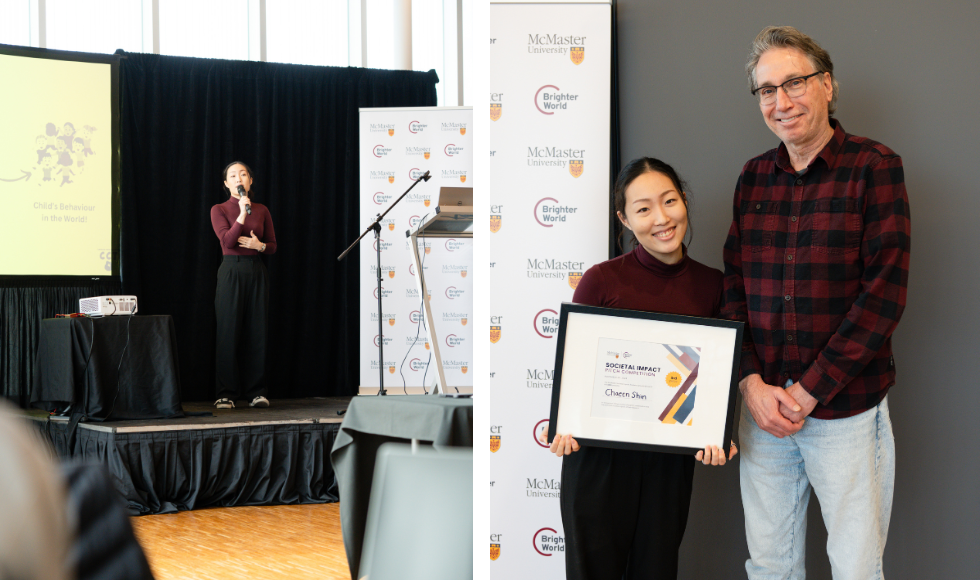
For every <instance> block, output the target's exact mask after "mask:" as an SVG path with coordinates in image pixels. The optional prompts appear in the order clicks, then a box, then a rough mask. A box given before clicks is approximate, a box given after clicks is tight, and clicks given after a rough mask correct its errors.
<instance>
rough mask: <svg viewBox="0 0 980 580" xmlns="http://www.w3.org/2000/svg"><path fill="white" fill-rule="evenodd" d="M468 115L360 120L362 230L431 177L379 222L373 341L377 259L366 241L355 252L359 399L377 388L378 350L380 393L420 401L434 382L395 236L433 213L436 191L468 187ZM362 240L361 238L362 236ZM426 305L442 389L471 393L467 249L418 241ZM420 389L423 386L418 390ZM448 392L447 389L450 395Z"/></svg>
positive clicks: (399, 113)
mask: <svg viewBox="0 0 980 580" xmlns="http://www.w3.org/2000/svg"><path fill="white" fill-rule="evenodd" d="M472 128H473V108H472V107H424V108H382V109H361V110H360V154H361V155H360V157H361V164H360V165H361V206H360V207H361V210H360V222H361V224H362V227H365V228H366V227H367V226H368V225H369V224H370V223H371V221H372V220H374V218H375V217H376V216H377V215H378V214H380V213H384V211H385V210H386V209H388V207H389V206H390V205H391V204H392V203H393V202H394V201H395V200H396V199H398V197H399V196H400V195H401V194H402V193H403V192H404V191H405V190H406V189H408V188H409V187H410V186H411V185H412V182H413V181H414V180H415V179H417V178H418V177H419V176H420V175H422V174H424V173H425V172H426V171H429V173H430V174H431V175H432V178H431V179H430V180H429V181H427V182H426V181H423V182H421V183H419V184H418V185H416V186H415V188H414V189H412V191H411V193H409V194H408V195H407V196H406V197H405V199H403V200H401V202H399V203H398V205H397V206H395V208H394V209H393V210H392V211H391V213H389V214H388V215H387V216H385V219H384V221H383V222H382V224H381V225H382V229H381V272H382V278H383V282H382V285H381V291H382V308H383V312H382V323H383V327H384V332H383V333H382V334H383V335H382V336H378V294H377V286H378V282H377V274H376V271H377V254H376V253H375V244H376V242H375V240H374V235H373V234H368V235H367V236H365V237H364V240H362V242H361V246H360V268H361V286H360V288H361V290H360V292H361V300H360V305H361V306H360V316H361V324H360V328H361V332H360V337H359V340H360V350H361V361H360V369H361V372H360V386H361V392H362V393H375V392H377V388H378V364H379V361H378V342H379V341H380V340H383V341H384V359H385V360H384V361H382V363H381V364H382V366H383V369H384V377H385V379H384V384H385V389H386V390H388V393H389V394H402V393H403V392H405V391H404V390H403V387H407V392H408V393H409V394H413V393H421V392H422V391H421V387H422V386H423V384H424V385H426V386H428V385H430V384H431V383H432V378H433V376H434V375H436V374H437V372H436V365H435V363H434V362H432V365H431V367H430V366H428V365H429V363H430V361H432V358H431V353H432V348H431V345H429V343H428V341H427V339H426V336H427V334H426V329H425V327H424V326H423V323H422V318H423V316H422V299H421V297H420V296H419V293H418V290H417V289H416V281H415V278H414V277H415V276H416V272H415V266H414V263H413V260H412V250H411V241H410V240H409V238H407V237H406V235H405V232H407V231H408V230H409V229H413V230H414V229H415V228H416V227H418V225H419V224H420V223H421V222H423V221H424V220H425V219H426V218H428V217H431V216H432V215H434V213H435V209H436V205H437V204H438V203H439V188H441V187H473V181H474V180H473V131H472ZM362 231H363V230H362ZM423 246H424V251H425V253H424V261H423V268H424V269H425V282H426V284H427V285H428V288H429V293H430V297H429V305H430V307H431V308H432V313H433V317H434V319H435V326H436V329H435V330H436V333H437V336H438V338H439V340H440V341H441V343H442V344H441V345H440V351H441V354H442V359H443V360H442V362H443V367H444V369H445V372H446V382H447V383H448V385H449V386H450V387H466V388H467V389H466V390H469V391H470V392H472V386H473V369H472V361H473V323H472V320H471V318H472V315H471V312H472V310H473V275H472V265H473V243H472V240H471V239H462V238H450V239H446V238H440V239H437V238H431V239H427V240H423V239H421V238H420V239H419V248H420V249H422V248H423ZM423 380H424V383H423ZM450 390H452V389H450Z"/></svg>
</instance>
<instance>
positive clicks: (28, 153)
mask: <svg viewBox="0 0 980 580" xmlns="http://www.w3.org/2000/svg"><path fill="white" fill-rule="evenodd" d="M111 66H112V65H111V64H109V63H97V62H77V61H69V60H56V59H54V58H32V57H27V56H15V55H11V54H3V51H2V50H0V71H3V80H4V90H3V91H0V110H2V111H3V115H0V204H2V207H3V211H0V230H2V231H3V232H4V234H5V235H4V237H5V238H6V239H7V241H8V251H5V252H3V255H2V257H0V275H23V276H49V275H50V276H108V275H110V274H111V273H112V255H111V250H112V237H111V236H112V101H111V99H112V91H111V78H112V76H111V73H112V70H111Z"/></svg>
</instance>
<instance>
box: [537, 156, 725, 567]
mask: <svg viewBox="0 0 980 580" xmlns="http://www.w3.org/2000/svg"><path fill="white" fill-rule="evenodd" d="M614 204H615V210H616V216H617V217H618V218H619V220H620V222H621V223H622V225H623V227H625V228H626V229H628V230H630V231H631V232H632V233H633V235H634V236H635V237H636V240H637V242H638V243H637V246H636V248H635V249H634V250H633V251H632V252H629V253H628V254H624V255H622V256H619V257H618V258H614V259H612V260H609V261H607V262H603V263H601V264H597V265H596V266H593V267H592V268H590V269H589V270H588V271H587V272H586V273H585V275H584V276H583V277H582V280H581V281H580V282H579V284H578V288H576V290H575V296H574V298H573V301H574V302H576V303H578V304H586V305H590V306H603V307H608V308H621V309H627V310H640V311H645V312H661V313H667V314H682V315H687V316H699V317H707V318H714V317H717V316H718V312H719V310H720V308H721V296H722V273H721V272H720V271H718V270H716V269H714V268H709V267H708V266H705V265H703V264H701V263H699V262H696V261H694V260H692V259H691V258H690V257H689V256H688V255H687V251H686V248H685V247H684V245H683V240H684V236H685V234H686V233H687V232H688V230H689V229H690V222H689V219H688V200H687V194H686V193H685V191H684V183H683V182H682V181H681V179H680V177H679V176H678V175H677V173H676V172H675V171H674V169H673V168H672V167H671V166H669V165H667V164H666V163H664V162H662V161H659V160H657V159H652V158H649V157H644V158H640V159H635V160H633V161H631V162H630V163H629V164H627V165H626V167H624V168H623V170H622V171H621V172H620V173H619V177H618V178H617V180H616V185H615V189H614ZM573 435H574V434H567V433H566V434H556V436H555V438H554V441H553V442H552V445H551V451H552V453H554V454H555V455H557V456H558V457H564V459H563V464H562V474H561V491H562V493H561V516H562V524H563V526H564V528H565V541H566V546H565V574H566V577H567V578H569V579H570V580H595V579H599V578H602V579H606V578H608V579H617V580H618V579H620V578H626V579H633V578H636V579H639V578H644V579H651V578H664V579H666V578H676V577H677V553H678V549H679V548H680V544H681V540H682V539H683V537H684V529H685V527H686V526H687V515H688V508H689V506H690V502H691V486H692V483H693V480H694V462H695V460H697V461H702V462H703V463H704V464H706V465H724V464H725V460H726V458H725V456H724V452H723V451H722V450H721V449H719V448H717V447H715V446H713V445H712V446H709V447H708V448H707V449H705V450H703V451H699V452H698V453H697V455H696V456H690V455H678V454H671V453H659V452H654V451H637V450H628V449H613V448H607V447H590V446H586V447H580V446H579V444H578V442H577V441H575V439H574V438H573ZM737 452H738V451H737V449H736V448H735V446H734V444H733V445H732V450H731V456H730V457H728V459H731V457H734V455H735V454H736V453H737Z"/></svg>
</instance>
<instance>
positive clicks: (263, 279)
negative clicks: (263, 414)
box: [214, 256, 269, 401]
mask: <svg viewBox="0 0 980 580" xmlns="http://www.w3.org/2000/svg"><path fill="white" fill-rule="evenodd" d="M214 311H215V315H216V317H217V323H218V324H217V333H216V336H215V343H216V349H217V354H216V360H215V375H216V376H215V378H216V383H217V393H218V398H219V399H222V398H228V399H231V400H232V401H237V400H241V399H245V400H247V401H251V400H252V399H254V398H255V397H258V396H259V395H262V396H266V395H267V393H268V386H267V384H266V377H265V369H266V340H267V336H268V320H269V272H268V271H267V270H266V269H265V264H263V263H262V259H261V257H259V256H224V259H223V260H222V261H221V266H220V267H219V268H218V286H217V290H216V291H215V295H214Z"/></svg>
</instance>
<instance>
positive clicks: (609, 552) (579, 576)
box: [561, 447, 694, 580]
mask: <svg viewBox="0 0 980 580" xmlns="http://www.w3.org/2000/svg"><path fill="white" fill-rule="evenodd" d="M693 482H694V457H693V456H689V455H677V454H672V453H655V452H652V451H631V450H624V449H609V448H605V447H582V449H581V450H579V451H577V452H575V453H572V454H571V455H566V456H565V457H564V458H563V460H562V469H561V521H562V525H563V527H564V528H565V577H566V578H568V579H569V580H623V579H626V580H633V579H640V578H642V579H644V580H651V579H668V578H669V579H670V580H675V579H676V578H677V551H678V549H679V548H680V545H681V540H682V539H683V538H684V528H685V527H687V514H688V508H689V507H690V505H691V486H692V484H693Z"/></svg>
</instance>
